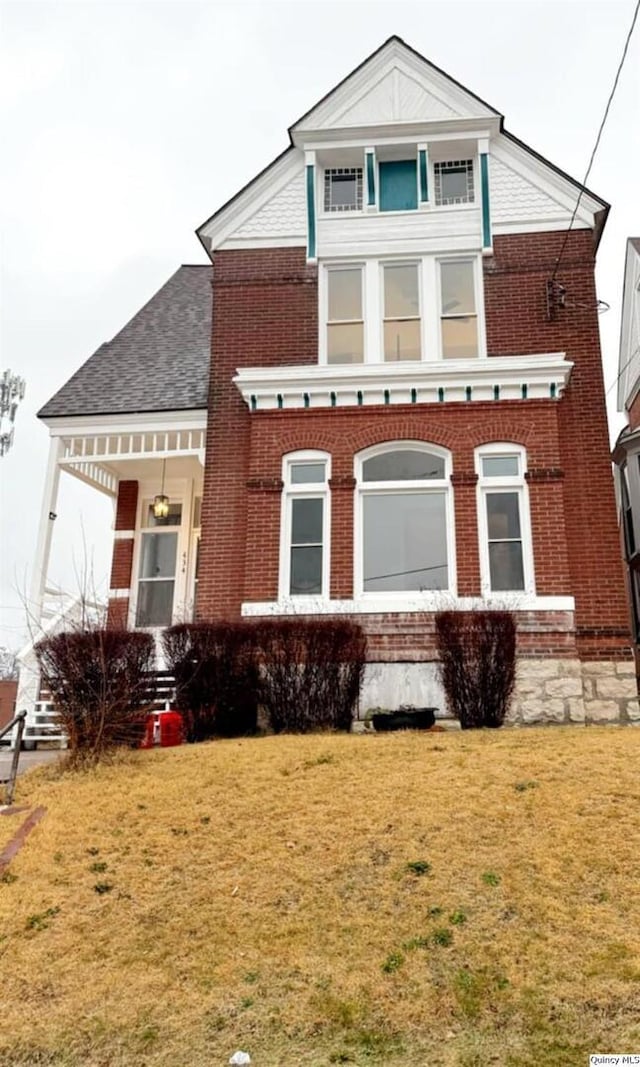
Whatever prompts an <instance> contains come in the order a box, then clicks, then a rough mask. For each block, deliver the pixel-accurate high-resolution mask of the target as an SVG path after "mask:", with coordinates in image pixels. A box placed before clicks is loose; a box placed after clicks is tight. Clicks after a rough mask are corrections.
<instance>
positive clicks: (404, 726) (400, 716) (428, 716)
mask: <svg viewBox="0 0 640 1067" xmlns="http://www.w3.org/2000/svg"><path fill="white" fill-rule="evenodd" d="M437 710H438V709H437V708H407V709H406V710H404V709H403V708H400V709H399V710H398V711H390V712H379V713H376V714H375V715H372V716H371V722H372V723H373V728H374V730H375V731H376V733H384V732H385V731H390V730H429V729H430V728H431V727H432V726H433V725H434V724H435V721H436V716H435V713H436V711H437Z"/></svg>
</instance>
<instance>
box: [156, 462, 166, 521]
mask: <svg viewBox="0 0 640 1067" xmlns="http://www.w3.org/2000/svg"><path fill="white" fill-rule="evenodd" d="M166 462H167V461H166V459H163V461H162V486H161V488H160V492H159V493H158V494H157V496H154V498H153V514H154V517H155V518H156V519H166V518H167V517H168V515H169V497H168V496H166V495H165V491H164V468H165V464H166Z"/></svg>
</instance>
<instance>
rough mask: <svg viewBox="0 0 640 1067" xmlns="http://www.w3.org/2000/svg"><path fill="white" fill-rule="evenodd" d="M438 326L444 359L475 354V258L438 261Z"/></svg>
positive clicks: (467, 356) (469, 356) (476, 348)
mask: <svg viewBox="0 0 640 1067" xmlns="http://www.w3.org/2000/svg"><path fill="white" fill-rule="evenodd" d="M440 302H441V303H440V326H441V334H442V356H443V358H444V359H472V358H473V357H474V356H477V355H478V315H477V311H476V284H475V262H474V260H472V259H453V260H443V261H442V262H441V263H440Z"/></svg>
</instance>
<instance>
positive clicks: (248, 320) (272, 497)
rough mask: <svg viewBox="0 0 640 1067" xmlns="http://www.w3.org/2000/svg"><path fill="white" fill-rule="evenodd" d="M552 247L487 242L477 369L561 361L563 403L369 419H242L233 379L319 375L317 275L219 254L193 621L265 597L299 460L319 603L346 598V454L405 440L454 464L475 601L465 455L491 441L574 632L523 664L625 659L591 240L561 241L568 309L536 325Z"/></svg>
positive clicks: (424, 410)
mask: <svg viewBox="0 0 640 1067" xmlns="http://www.w3.org/2000/svg"><path fill="white" fill-rule="evenodd" d="M563 239H564V234H562V233H551V234H527V235H515V236H511V237H497V238H496V239H495V242H494V255H493V256H492V257H490V258H488V259H487V260H485V262H484V274H485V278H484V283H485V305H486V328H487V344H488V351H489V354H490V355H491V356H497V355H518V354H526V355H528V354H531V353H536V352H540V353H545V352H566V354H567V358H568V359H570V360H571V361H572V362H573V363H574V369H573V373H572V379H571V383H570V386H569V388H568V390H567V391H566V394H565V395H564V397H563V398H562V399H561V400H560V401H558V402H555V401H551V400H549V401H537V400H536V401H530V400H526V401H500V402H497V403H496V402H493V403H477V402H473V403H471V404H446V405H424V406H423V405H420V406H419V407H415V406H410V407H400V406H398V407H396V406H393V407H391V408H376V409H375V411H372V409H371V408H353V409H345V408H337V409H330V410H323V411H317V410H313V409H311V410H308V411H294V412H277V411H275V412H269V413H256V414H253V415H250V414H249V412H248V411H247V409H246V406H245V405H244V403H243V401H242V399H241V397H240V394H239V392H238V390H237V389H236V387H235V386H234V385H233V384H232V381H231V379H232V377H233V374H234V372H235V370H236V368H238V367H240V366H265V367H266V366H278V365H287V364H315V363H316V362H317V333H318V321H317V272H316V269H315V268H313V267H309V266H308V265H307V264H306V262H305V254H304V250H303V249H297V248H296V249H263V250H252V251H227V252H218V253H216V256H215V264H214V296H213V321H214V329H213V338H212V374H211V385H210V397H209V423H208V437H207V455H208V456H209V457H211V462H209V463H207V467H206V471H205V487H204V501H203V539H202V548H201V552H202V556H201V559H202V563H201V574H202V577H201V580H200V590H199V598H198V611H199V615H200V617H205V618H206V617H210V618H233V617H238V615H239V612H240V604H241V603H242V601H243V600H254V601H260V600H272V599H274V598H275V597H276V595H277V586H278V557H279V527H280V489H281V486H280V477H281V460H282V455H283V454H284V453H285V452H288V451H292V450H296V449H301V448H319V449H324V450H326V451H328V452H330V453H331V455H332V486H331V489H332V544H331V552H332V566H331V572H332V573H331V595H332V597H340V598H348V597H351V596H352V595H353V482H352V478H353V455H354V453H355V452H357V451H359V450H360V449H362V448H366V447H367V446H369V445H372V444H375V443H378V442H382V441H385V440H392V439H396V438H408V437H413V438H419V439H422V440H426V441H430V442H432V443H434V444H440V445H442V446H444V447H446V448H448V449H450V450H451V452H452V455H453V466H454V478H453V482H454V494H455V508H456V539H457V566H458V587H459V592H460V594H461V595H465V596H471V595H477V594H478V593H479V591H480V574H479V560H478V546H477V519H476V495H475V480H474V467H473V450H474V448H475V447H476V446H477V445H479V444H482V443H485V442H489V441H497V440H503V441H512V442H515V443H518V444H522V445H524V446H525V447H526V448H527V454H528V464H529V469H530V474H529V494H530V504H531V520H532V529H533V544H534V563H535V573H536V589H537V592H538V593H539V594H541V595H564V594H571V595H573V596H574V597H575V598H576V617H575V633H572V634H571V636H570V637H569V638H567V637H566V634H565V636H563V637H559V638H557V639H556V638H555V637H554V638H553V639H552V640H551V641H549V640H548V639H547V638H546V637H545V638H544V639H543V638H539V637H538V636H534V637H533V638H531V640H530V641H529V638H527V639H526V640H527V641H529V646H528V647H529V648H530V651H531V654H536V652H535V650H536V648H538V647H539V648H540V649H543V648H546V649H547V654H550V649H551V645H553V648H554V649H555V653H557V654H558V655H562V654H564V653H563V652H562V648H565V649H566V648H567V647H568V644H572V645H573V643H574V642H576V643H577V648H578V652H579V654H580V655H582V656H583V657H586V658H598V657H601V656H607V655H610V656H619V655H626V654H627V649H628V647H629V643H630V638H629V628H628V616H627V607H626V600H625V592H624V582H623V571H622V563H621V560H620V551H619V541H618V532H617V526H616V516H615V506H614V497H613V482H612V477H611V468H610V462H609V444H608V431H607V422H606V411H605V403H604V390H603V381H602V367H601V358H600V347H599V335H598V321H597V316H596V312H595V300H596V294H595V286H594V275H593V268H594V262H593V251H592V239H591V234H590V232H588V231H576V232H574V233H572V234H571V235H570V238H569V241H568V243H567V248H566V250H565V253H564V257H563V262H562V267H561V270H560V272H559V274H558V281H559V282H560V283H561V284H562V285H563V286H565V288H566V290H567V295H566V305H567V306H566V307H565V308H563V309H559V310H558V311H557V314H556V316H555V318H554V319H553V321H551V322H548V321H547V304H546V281H547V279H548V278H549V277H550V275H551V272H552V270H553V266H554V263H555V260H556V257H557V255H558V253H559V250H560V247H561V244H562V241H563ZM397 621H399V620H396V622H397ZM371 625H373V624H372V623H370V622H369V623H367V626H368V627H370V626H371ZM407 625H408V624H407ZM408 632H409V631H407V633H408ZM559 632H562V633H565V631H559ZM408 640H410V638H408ZM523 640H524V638H523ZM567 642H568V644H567ZM525 643H526V642H525ZM555 653H554V654H555ZM572 654H575V651H574V652H573V653H572Z"/></svg>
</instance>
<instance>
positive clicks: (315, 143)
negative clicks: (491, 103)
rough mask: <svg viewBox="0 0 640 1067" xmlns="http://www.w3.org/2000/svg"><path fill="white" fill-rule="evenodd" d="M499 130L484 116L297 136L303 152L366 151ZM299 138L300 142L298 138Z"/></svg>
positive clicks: (475, 135) (315, 132)
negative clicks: (369, 146) (338, 147)
mask: <svg viewBox="0 0 640 1067" xmlns="http://www.w3.org/2000/svg"><path fill="white" fill-rule="evenodd" d="M499 129H500V122H499V119H495V120H494V121H491V120H490V119H487V117H486V116H485V117H483V118H477V119H469V118H462V119H459V118H456V117H455V116H452V117H449V118H446V119H437V120H436V119H434V120H432V121H430V122H413V121H412V122H393V123H384V124H382V125H376V126H350V127H349V128H348V129H342V128H339V129H335V130H329V129H322V130H308V131H305V133H304V137H303V135H302V134H301V135H300V137H301V142H300V146H301V147H302V148H305V149H316V150H317V151H321V150H322V149H323V148H327V149H331V148H335V147H336V144H337V142H339V143H340V145H341V147H345V148H366V147H367V146H368V145H370V144H372V143H375V145H376V147H380V146H381V145H397V144H415V143H416V142H417V141H418V140H419V139H422V140H424V141H431V142H436V141H438V142H441V141H460V140H468V139H469V138H470V136H471V137H473V138H474V139H475V138H477V137H485V138H488V137H491V136H495V135H497V133H498V131H499ZM302 138H303V139H302Z"/></svg>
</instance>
